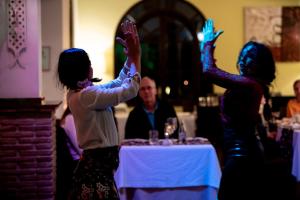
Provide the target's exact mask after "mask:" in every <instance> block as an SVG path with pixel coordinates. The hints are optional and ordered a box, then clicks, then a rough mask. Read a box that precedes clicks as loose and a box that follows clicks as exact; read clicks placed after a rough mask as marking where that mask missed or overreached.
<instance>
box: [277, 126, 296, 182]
mask: <svg viewBox="0 0 300 200" xmlns="http://www.w3.org/2000/svg"><path fill="white" fill-rule="evenodd" d="M281 134H282V128H279V129H278V131H277V136H276V140H277V141H280V138H281ZM291 134H293V135H292V138H293V140H292V145H293V154H292V155H293V158H292V174H293V176H295V177H296V179H297V181H298V182H300V130H299V129H295V130H293V131H292V132H291Z"/></svg>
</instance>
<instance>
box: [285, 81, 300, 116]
mask: <svg viewBox="0 0 300 200" xmlns="http://www.w3.org/2000/svg"><path fill="white" fill-rule="evenodd" d="M293 89H294V93H295V96H296V97H295V98H294V99H290V100H289V101H288V104H287V113H286V115H287V117H293V116H294V115H296V114H300V79H298V80H296V81H295V82H294V84H293Z"/></svg>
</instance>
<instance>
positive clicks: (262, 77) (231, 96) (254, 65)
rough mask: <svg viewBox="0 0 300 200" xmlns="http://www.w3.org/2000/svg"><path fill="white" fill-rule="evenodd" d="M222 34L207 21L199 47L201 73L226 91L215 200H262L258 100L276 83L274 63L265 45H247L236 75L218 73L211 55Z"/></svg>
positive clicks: (261, 160)
mask: <svg viewBox="0 0 300 200" xmlns="http://www.w3.org/2000/svg"><path fill="white" fill-rule="evenodd" d="M222 32H223V31H218V32H215V30H214V23H213V20H211V19H209V20H207V21H206V23H205V25H204V27H203V35H204V39H203V41H202V43H201V46H200V50H201V61H202V65H203V73H204V74H205V75H206V76H207V77H209V79H210V80H211V81H212V82H213V83H215V84H217V85H218V86H221V87H223V88H226V91H225V93H224V95H223V97H222V100H221V101H222V102H221V115H222V123H223V128H224V151H225V152H224V153H225V163H224V169H223V172H222V178H221V184H220V189H219V198H218V199H219V200H224V199H226V200H236V199H239V200H241V199H243V200H245V199H263V197H262V196H263V195H262V193H263V192H264V188H263V185H262V183H263V178H262V176H261V175H262V173H261V172H262V170H263V147H262V145H261V143H260V140H259V137H258V135H257V131H256V126H257V125H258V124H259V123H260V115H259V106H260V103H261V100H262V98H263V96H264V94H265V93H267V92H268V86H269V85H270V84H271V82H272V81H273V80H274V79H275V63H274V60H273V57H272V54H271V51H270V50H269V49H268V48H267V47H266V46H265V45H263V44H260V43H257V42H252V41H250V42H248V43H246V44H245V45H244V46H243V48H242V50H241V52H240V55H239V57H238V60H237V68H238V71H239V75H237V74H231V73H228V72H226V71H223V70H221V69H220V68H218V67H217V66H216V63H215V59H214V54H213V53H214V48H215V42H216V40H217V38H218V37H219V36H220V35H221V33H222Z"/></svg>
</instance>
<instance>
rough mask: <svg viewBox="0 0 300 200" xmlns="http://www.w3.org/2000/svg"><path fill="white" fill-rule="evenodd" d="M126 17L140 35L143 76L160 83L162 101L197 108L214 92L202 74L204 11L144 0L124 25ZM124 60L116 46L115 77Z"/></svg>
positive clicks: (177, 0) (179, 1)
mask: <svg viewBox="0 0 300 200" xmlns="http://www.w3.org/2000/svg"><path fill="white" fill-rule="evenodd" d="M126 17H133V18H134V20H135V21H136V24H137V28H138V32H139V35H140V41H141V46H142V76H150V77H151V78H153V79H154V80H155V81H156V84H157V87H158V92H159V96H160V97H161V98H167V99H168V100H169V101H171V102H172V103H173V104H174V105H183V104H184V105H189V106H193V105H194V104H195V103H196V102H197V99H198V97H199V96H205V95H206V94H208V93H211V92H212V85H211V84H209V83H208V82H207V81H206V80H205V79H204V78H203V76H202V74H201V66H200V65H201V64H200V52H199V48H198V46H199V42H198V39H197V32H198V31H199V30H200V29H201V28H202V26H203V24H204V22H205V18H204V17H203V15H202V14H201V13H200V11H198V10H197V9H196V8H195V7H194V6H193V5H191V4H190V3H188V2H186V1H183V0H144V1H141V2H139V3H137V4H136V5H134V6H133V7H132V8H131V9H129V11H128V12H127V13H125V15H124V17H123V18H122V19H121V21H120V23H121V22H122V21H124V19H125V18H126ZM118 27H119V26H118ZM116 35H120V30H117V33H116ZM124 61H125V56H124V55H123V48H122V46H121V45H120V44H117V43H116V44H115V75H117V73H118V72H119V71H120V68H121V67H122V64H123V62H124Z"/></svg>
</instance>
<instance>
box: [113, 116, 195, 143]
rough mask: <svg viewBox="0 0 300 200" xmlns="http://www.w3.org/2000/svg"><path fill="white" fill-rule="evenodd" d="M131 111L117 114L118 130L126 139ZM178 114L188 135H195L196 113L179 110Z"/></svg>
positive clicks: (121, 136)
mask: <svg viewBox="0 0 300 200" xmlns="http://www.w3.org/2000/svg"><path fill="white" fill-rule="evenodd" d="M128 115H129V113H128V112H116V114H115V116H116V119H117V123H118V131H119V135H120V139H121V140H123V139H124V134H125V125H126V121H127V117H128ZM177 116H178V118H179V120H182V122H183V124H184V127H185V129H186V134H187V137H195V131H196V117H197V116H196V114H194V113H190V112H178V113H177Z"/></svg>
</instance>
